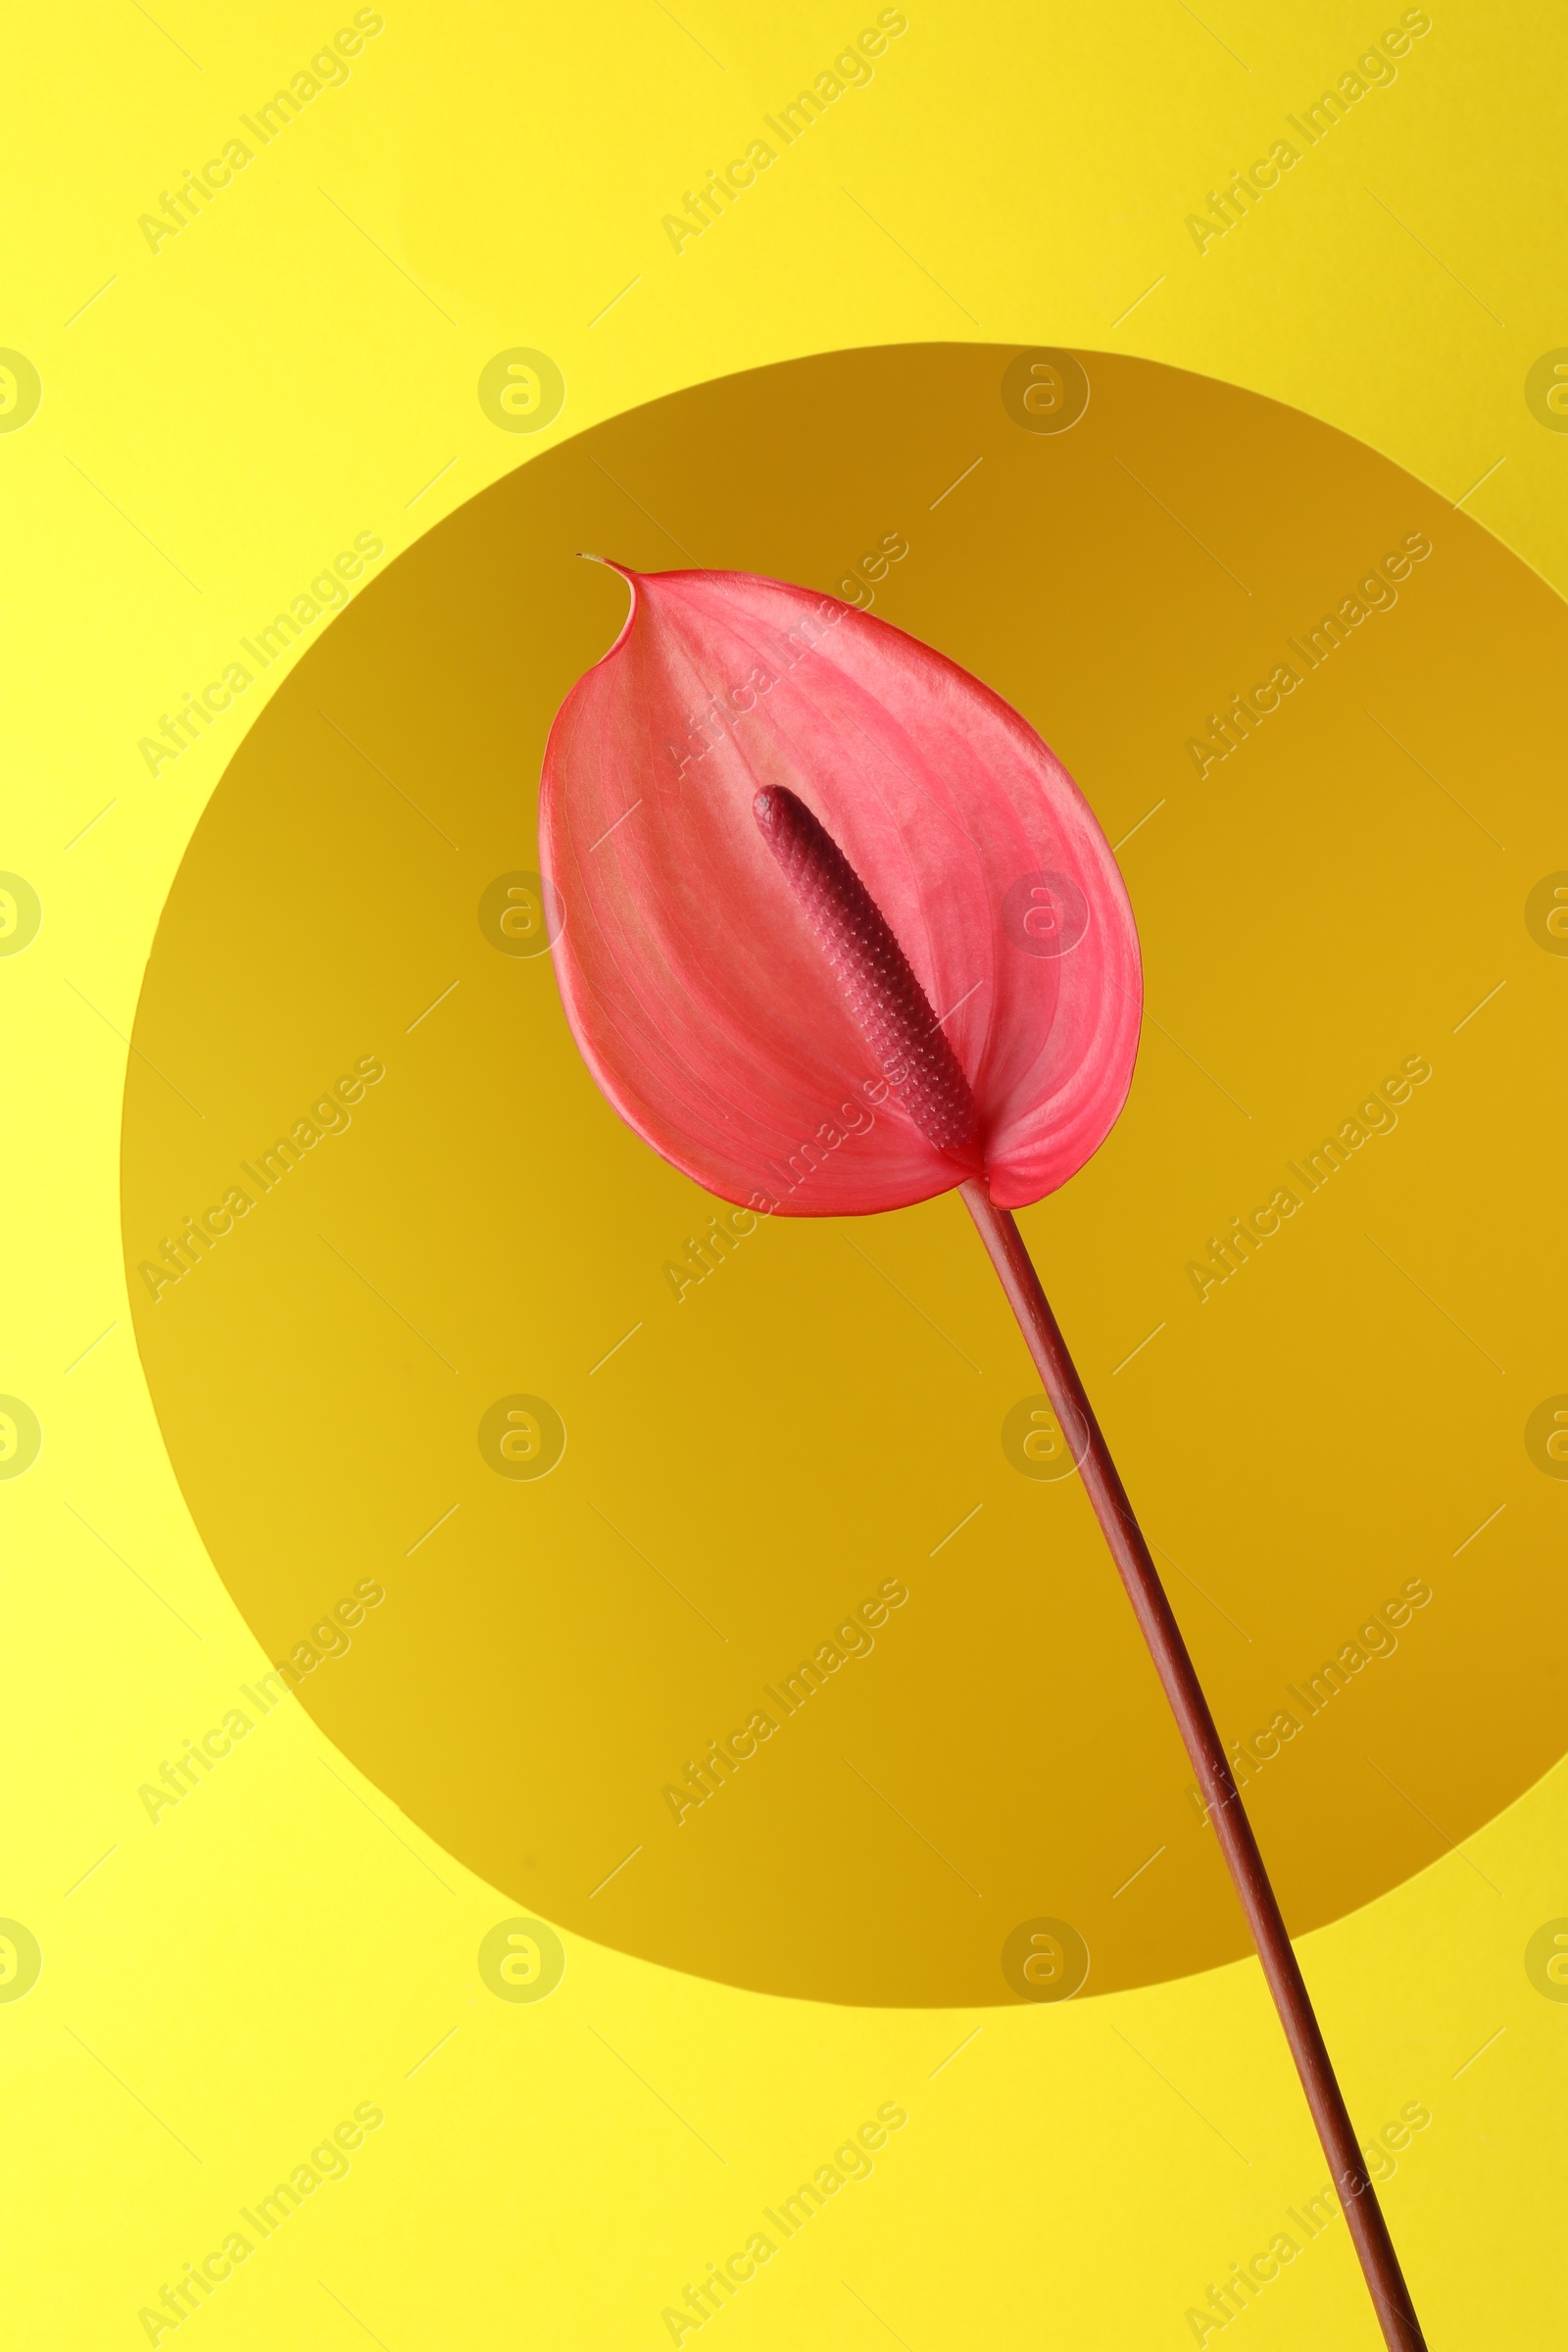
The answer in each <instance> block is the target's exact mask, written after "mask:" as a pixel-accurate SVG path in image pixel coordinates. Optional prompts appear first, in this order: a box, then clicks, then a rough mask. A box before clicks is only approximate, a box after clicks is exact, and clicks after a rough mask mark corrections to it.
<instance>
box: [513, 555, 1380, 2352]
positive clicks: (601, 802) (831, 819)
mask: <svg viewBox="0 0 1568 2352" xmlns="http://www.w3.org/2000/svg"><path fill="white" fill-rule="evenodd" d="M614 568H615V569H616V570H618V571H621V572H622V575H623V577H624V578H625V579H627V580H628V581H629V582H630V585H631V592H632V608H631V613H630V614H629V616H628V618H627V621H626V624H625V627H624V628H623V629H622V630H621V633H620V635H619V636H618V637H617V638H616V640H615V642H614V644H613V646H612V647H611V649H610V651H609V653H608V654H607V655H606V656H605V657H604V659H603V661H601V662H598V663H597V664H596V666H595V667H594V668H593V669H591V670H590V671H589V672H588V674H587V675H586V677H583V678H581V679H579V680H578V682H577V684H576V685H575V686H574V687H573V688H572V690H571V692H570V694H569V695H568V696H567V697H566V700H565V702H564V705H563V706H562V709H561V711H560V713H559V714H558V716H557V719H556V723H555V725H554V727H553V728H552V729H551V734H550V742H549V744H548V746H547V748H546V752H545V765H544V790H543V799H542V808H541V833H542V840H543V848H542V853H541V862H542V865H543V869H544V876H545V880H546V883H547V885H548V886H553V889H554V892H555V893H556V894H557V905H558V909H559V911H560V913H561V914H562V915H563V916H564V924H563V927H562V928H561V929H560V930H559V931H558V935H557V937H556V940H555V943H554V954H555V959H556V970H557V973H558V975H559V977H560V982H561V990H562V994H563V996H564V1000H565V1005H566V1013H567V1017H568V1019H569V1020H570V1022H571V1026H572V1031H573V1034H574V1035H575V1037H576V1040H577V1043H578V1045H579V1046H580V1048H581V1049H582V1053H583V1056H584V1059H585V1060H586V1061H587V1063H588V1066H589V1068H590V1069H591V1070H592V1072H593V1074H594V1076H595V1077H596V1078H597V1079H598V1081H599V1083H600V1085H601V1086H602V1087H603V1089H604V1091H605V1093H606V1094H607V1095H608V1096H609V1098H610V1100H611V1102H612V1103H613V1104H614V1106H615V1108H616V1109H617V1110H618V1111H619V1112H620V1113H621V1116H622V1117H623V1118H624V1119H626V1120H627V1121H628V1122H629V1123H630V1125H631V1126H633V1127H634V1128H635V1129H636V1130H637V1132H638V1134H640V1135H642V1136H643V1137H645V1138H646V1140H647V1141H648V1142H649V1143H651V1144H652V1145H653V1146H654V1148H655V1149H656V1151H659V1152H662V1153H663V1155H664V1157H665V1158H666V1159H670V1160H673V1161H674V1163H675V1165H676V1166H677V1167H680V1168H683V1169H685V1170H686V1171H687V1173H688V1174H689V1175H692V1176H695V1177H696V1178H697V1179H698V1180H699V1181H700V1182H701V1183H703V1184H705V1185H707V1186H708V1187H709V1188H710V1190H711V1191H712V1192H715V1193H718V1194H720V1195H722V1196H723V1197H724V1198H726V1199H728V1200H731V1201H741V1202H744V1203H746V1204H747V1205H749V1206H750V1207H752V1208H755V1209H758V1210H761V1211H766V1212H769V1213H771V1212H773V1211H775V1210H782V1211H784V1212H785V1213H787V1214H791V1215H796V1216H836V1215H842V1214H845V1213H847V1212H849V1213H854V1212H863V1211H867V1210H874V1209H887V1208H898V1207H901V1206H904V1205H907V1203H908V1202H910V1201H923V1200H928V1199H929V1198H930V1197H931V1196H932V1195H933V1194H936V1193H942V1192H949V1191H953V1190H955V1189H956V1190H958V1191H961V1193H962V1195H963V1200H964V1204H965V1206H966V1207H967V1208H968V1210H969V1212H970V1214H971V1216H972V1217H973V1218H974V1221H975V1224H976V1226H977V1227H978V1228H979V1232H980V1237H981V1239H982V1241H983V1242H984V1244H985V1247H986V1249H987V1250H988V1251H989V1253H990V1256H991V1259H992V1263H993V1264H994V1266H995V1268H996V1270H997V1273H998V1275H999V1277H1000V1278H1001V1282H1002V1286H1003V1289H1004V1291H1005V1293H1006V1296H1007V1299H1008V1301H1009V1303H1010V1304H1011V1306H1012V1308H1013V1311H1014V1313H1015V1314H1016V1316H1017V1318H1018V1323H1019V1328H1020V1330H1021V1331H1022V1333H1023V1336H1024V1340H1025V1342H1026V1344H1027V1346H1028V1348H1029V1350H1030V1353H1031V1354H1032V1355H1033V1357H1034V1361H1035V1364H1036V1367H1037V1369H1038V1370H1039V1373H1040V1377H1041V1379H1042V1381H1043V1382H1044V1384H1045V1387H1046V1390H1047V1393H1048V1395H1049V1396H1050V1397H1051V1401H1052V1403H1053V1405H1054V1408H1055V1412H1056V1417H1057V1421H1058V1423H1059V1425H1060V1431H1061V1437H1062V1442H1063V1444H1064V1446H1066V1447H1067V1448H1068V1450H1069V1451H1070V1453H1071V1456H1072V1460H1073V1463H1074V1466H1075V1467H1076V1469H1077V1472H1078V1475H1079V1476H1080V1478H1081V1479H1082V1481H1083V1485H1084V1489H1085V1492H1086V1493H1087V1495H1088V1496H1089V1500H1090V1502H1091V1504H1092V1506H1093V1508H1094V1511H1095V1514H1096V1517H1097V1518H1098V1519H1099V1521H1100V1525H1101V1528H1102V1531H1103V1535H1104V1538H1105V1542H1106V1544H1107V1546H1108V1548H1109V1550H1110V1553H1111V1557H1112V1558H1113V1559H1114V1561H1115V1563H1116V1567H1117V1570H1118V1572H1119V1574H1120V1576H1121V1578H1122V1582H1123V1584H1124V1585H1125V1586H1126V1588H1127V1593H1128V1595H1129V1597H1130V1599H1131V1601H1132V1604H1133V1608H1134V1610H1135V1612H1136V1614H1137V1617H1138V1621H1139V1624H1140V1627H1141V1628H1142V1631H1143V1634H1144V1637H1145V1640H1146V1641H1147V1642H1148V1643H1149V1647H1150V1651H1151V1653H1152V1658H1153V1661H1154V1665H1155V1669H1156V1671H1157V1672H1158V1675H1159V1678H1160V1681H1161V1683H1162V1684H1163V1686H1164V1689H1165V1694H1166V1697H1167V1698H1168V1699H1169V1701H1170V1705H1171V1710H1172V1712H1173V1713H1174V1715H1175V1717H1176V1720H1177V1723H1178V1725H1179V1727H1180V1730H1181V1734H1182V1738H1183V1740H1184V1741H1185V1742H1186V1745H1187V1751H1188V1754H1189V1756H1190V1757H1191V1759H1192V1763H1193V1768H1194V1770H1195V1772H1196V1773H1197V1776H1198V1782H1199V1787H1200V1789H1201V1791H1202V1794H1203V1797H1204V1800H1205V1802H1206V1804H1207V1807H1208V1813H1209V1818H1210V1820H1211V1821H1212V1823H1213V1827H1214V1833H1215V1836H1216V1838H1217V1839H1218V1841H1219V1844H1220V1847H1221V1849H1222V1851H1223V1853H1224V1855H1225V1860H1226V1863H1227V1865H1228V1867H1229V1869H1230V1873H1231V1877H1232V1879H1233V1881H1234V1883H1235V1886H1236V1890H1237V1893H1238V1895H1239V1897H1240V1899H1241V1903H1242V1907H1243V1910H1244V1911H1245V1912H1246V1914H1247V1919H1248V1924H1249V1926H1250V1929H1251V1931H1252V1936H1253V1940H1254V1942H1255V1943H1256V1946H1257V1952H1258V1958H1259V1960H1260V1961H1261V1963H1262V1968H1263V1973H1264V1976H1265V1977H1266V1979H1267V1981H1268V1985H1269V1989H1270V1991H1271V1992H1272V1994H1273V1996H1274V2000H1275V2004H1276V2006H1277V2008H1278V2010H1279V2013H1280V2018H1281V2022H1282V2024H1283V2026H1284V2028H1285V2034H1286V2038H1287V2039H1288V2041H1289V2042H1290V2045H1291V2051H1292V2054H1293V2056H1294V2057H1295V2059H1296V2063H1297V2068H1298V2071H1299V2075H1300V2078H1301V2082H1302V2086H1303V2088H1304V2090H1305V2092H1306V2098H1307V2103H1308V2105H1309V2106H1310V2108H1311V2110H1312V2115H1313V2119H1314V2121H1315V2122H1316V2124H1317V2128H1318V2133H1319V2136H1320V2138H1321V2139H1322V2142H1323V2146H1324V2149H1325V2151H1326V2153H1327V2154H1328V2157H1329V2160H1330V2163H1331V2164H1332V2166H1333V2169H1334V2180H1335V2186H1336V2188H1337V2189H1338V2192H1339V2195H1340V2198H1341V2201H1342V2204H1343V2206H1344V2210H1345V2216H1346V2222H1347V2225H1348V2229H1349V2231H1350V2235H1351V2237H1352V2239H1353V2241H1354V2244H1355V2248H1356V2251H1357V2253H1358V2255H1359V2257H1360V2261H1361V2267H1362V2270H1363V2272H1364V2274H1365V2277H1366V2280H1367V2284H1368V2287H1369V2288H1370V2291H1371V2294H1372V2299H1373V2303H1374V2306H1375V2308H1376V2311H1377V2315H1378V2320H1379V2323H1380V2325H1381V2327H1382V2329H1383V2333H1384V2337H1385V2339H1386V2341H1387V2342H1388V2344H1389V2345H1390V2346H1391V2347H1393V2348H1394V2352H1424V2347H1425V2339H1424V2337H1423V2335H1422V2333H1421V2327H1420V2323H1419V2322H1418V2321H1417V2319H1416V2316H1415V2311H1414V2307H1413V2305H1412V2304H1411V2301H1410V2295H1409V2290H1408V2288H1407V2287H1406V2285H1405V2283H1404V2278H1403V2276H1402V2274H1401V2272H1400V2269H1399V2263H1398V2258H1397V2255H1396V2253H1395V2250H1394V2245H1393V2241H1392V2239H1391V2238H1390V2236H1389V2232H1388V2226H1387V2224H1386V2222H1385V2221H1384V2218H1383V2213H1382V2210H1381V2208H1380V2206H1379V2204H1378V2200H1377V2194H1376V2191H1375V2190H1374V2188H1373V2186H1372V2181H1371V2176H1370V2174H1369V2173H1368V2171H1367V2167H1366V2163H1365V2160H1364V2158H1363V2156H1362V2153H1361V2150H1360V2148H1359V2146H1358V2144H1357V2141H1356V2136H1355V2131H1354V2128H1353V2126H1352V2124H1351V2122H1350V2117H1349V2113H1348V2109H1347V2107H1346V2103H1345V2099H1344V2096H1343V2094H1342V2092H1341V2090H1340V2087H1339V2084H1338V2082H1337V2081H1336V2080H1335V2076H1334V2069H1333V2064H1332V2062H1331V2060H1330V2058H1329V2054H1328V2049H1327V2047H1326V2045H1325V2043H1324V2040H1323V2035H1322V2032H1321V2029H1320V2028H1319V2026H1318V2022H1317V2018H1316V2016H1315V2015H1314V2013H1313V2010H1312V2004H1311V1998H1310V1996H1309V1994H1308V1992H1307V1989H1306V1985H1305V1981H1304V1980H1303V1978H1302V1975H1301V1971H1300V1967H1299V1963H1298V1961H1297V1958H1296V1954H1295V1951H1294V1950H1293V1948H1292V1945H1291V1939H1290V1935H1289V1932H1288V1930H1287V1928H1286V1926H1285V1921H1284V1918H1283V1916H1282V1914H1281V1912H1280V1907H1279V1904H1278V1901H1277V1900H1276V1898H1275V1894H1274V1889H1273V1887H1271V1886H1270V1884H1269V1880H1268V1874H1267V1871H1266V1870H1265V1868H1264V1865H1263V1859H1262V1856H1261V1854H1260V1853H1259V1851H1258V1847H1257V1841H1256V1839H1255V1838H1254V1837H1253V1835H1252V1830H1251V1825H1250V1822H1249V1821H1248V1818H1247V1814H1246V1810H1245V1808H1244V1806H1243V1804H1242V1800H1241V1797H1240V1795H1239V1794H1238V1791H1237V1788H1236V1782H1235V1779H1234V1777H1233V1775H1232V1773H1231V1768H1230V1764H1229V1761H1228V1759H1227V1757H1226V1753H1225V1747H1224V1743H1223V1741H1222V1740H1221V1739H1220V1736H1219V1733H1218V1731H1217V1730H1216V1728H1215V1725H1214V1719H1213V1716H1212V1715H1211V1713H1210V1712H1209V1708H1208V1702H1207V1700H1206V1699H1205V1698H1204V1696H1203V1691H1202V1688H1201V1684H1200V1682H1199V1680H1198V1675H1197V1671H1196V1669H1195V1668H1194V1665H1193V1662H1192V1659H1191V1657H1190V1656H1189V1654H1188V1651H1187V1646H1186V1643H1185V1642H1184V1641H1183V1639H1182V1634H1181V1629H1180V1627H1179V1626H1178V1624H1177V1622H1176V1618H1175V1615H1174V1613H1173V1611H1172V1609H1171V1606H1170V1602H1169V1600H1168V1599H1167V1598H1166V1595H1165V1593H1164V1590H1163V1588H1162V1586H1161V1584H1160V1581H1159V1574H1158V1571H1157V1570H1156V1568H1155V1566H1154V1562H1153V1557H1152V1553H1151V1552H1150V1549H1149V1545H1148V1544H1147V1543H1146V1542H1145V1540H1144V1537H1143V1533H1142V1531H1141V1529H1140V1528H1139V1525H1138V1521H1137V1519H1136V1517H1135V1516H1134V1513H1133V1507H1132V1504H1131V1502H1130V1500H1129V1499H1128V1495H1127V1490H1126V1488H1125V1487H1124V1486H1123V1485H1122V1482H1121V1478H1120V1476H1119V1474H1118V1472H1117V1470H1116V1466H1115V1463H1114V1462H1113V1461H1112V1460H1111V1457H1110V1450H1109V1448H1108V1446H1106V1444H1105V1440H1104V1436H1103V1432H1102V1431H1101V1428H1100V1425H1099V1423H1098V1422H1097V1420H1096V1418H1095V1414H1094V1408H1093V1407H1092V1406H1091V1404H1090V1402H1089V1398H1088V1397H1087V1395H1086V1394H1085V1392H1084V1386H1083V1383H1082V1381H1081V1380H1080V1379H1079V1377H1078V1372H1077V1369H1076V1367H1075V1365H1074V1363H1073V1360H1072V1357H1071V1356H1070V1354H1069V1353H1068V1351H1067V1346H1066V1343H1065V1341H1064V1340H1063V1338H1062V1335H1061V1331H1060V1328H1059V1326H1058V1324H1057V1322H1056V1319H1055V1316H1054V1314H1053V1313H1052V1310H1051V1307H1050V1304H1049V1303H1048V1301H1047V1299H1046V1295H1045V1293H1044V1291H1043V1290H1042V1289H1041V1286H1040V1279H1039V1276H1038V1275H1037V1273H1036V1272H1035V1268H1034V1266H1033V1264H1032V1262H1031V1260H1030V1257H1029V1252H1028V1250H1027V1249H1026V1248H1025V1247H1024V1242H1023V1237H1022V1235H1021V1234H1020V1233H1019V1231H1018V1227H1017V1224H1016V1222H1015V1221H1014V1219H1013V1217H1012V1215H1011V1210H1012V1209H1013V1208H1015V1207H1019V1206H1022V1205H1023V1204H1024V1203H1025V1202H1027V1201H1037V1200H1039V1199H1040V1198H1041V1196H1042V1195H1043V1194H1046V1193H1049V1192H1051V1191H1053V1190H1054V1188H1055V1187H1056V1186H1057V1185H1059V1184H1062V1183H1064V1182H1065V1181H1066V1179H1067V1178H1068V1177H1069V1176H1071V1175H1072V1174H1073V1173H1074V1171H1075V1170H1076V1169H1078V1168H1080V1167H1081V1166H1082V1165H1083V1163H1084V1161H1085V1160H1086V1159H1087V1158H1088V1157H1089V1155H1090V1153H1091V1152H1094V1151H1095V1150H1096V1149H1097V1148H1098V1146H1099V1145H1100V1144H1101V1143H1103V1140H1104V1138H1105V1136H1106V1135H1107V1134H1108V1133H1109V1130H1110V1128H1111V1125H1112V1123H1113V1122H1114V1120H1115V1118H1116V1115H1117V1113H1118V1111H1119V1110H1120V1109H1121V1106H1122V1103H1123V1102H1124V1101H1125V1099H1126V1095H1127V1089H1128V1086H1129V1084H1130V1082H1131V1078H1132V1069H1133V1060H1134V1056H1135V1054H1136V1052H1137V1046H1138V1022H1139V1011H1140V1005H1141V1000H1142V984H1141V975H1140V968H1139V958H1138V941H1137V935H1136V933H1135V931H1134V929H1133V919H1132V911H1131V908H1130V907H1129V906H1128V903H1127V894H1126V892H1125V890H1124V889H1123V887H1122V883H1121V877H1120V875H1119V874H1118V873H1117V871H1116V866H1115V861H1114V859H1113V858H1112V857H1111V854H1110V851H1109V850H1108V849H1107V848H1106V846H1105V841H1104V837H1103V834H1102V833H1101V831H1100V828H1099V826H1098V825H1097V824H1096V822H1095V819H1094V817H1093V815H1092V814H1091V813H1090V810H1089V809H1088V807H1087V805H1086V804H1085V802H1084V801H1083V799H1082V798H1081V797H1080V795H1079V793H1078V791H1077V789H1076V787H1075V786H1074V785H1073V783H1072V780H1071V778H1070V777H1069V776H1068V775H1067V773H1066V771H1065V769H1064V768H1063V767H1062V766H1061V764H1060V762H1059V761H1058V760H1056V759H1055V758H1054V755H1053V754H1052V753H1051V752H1049V751H1048V750H1047V748H1046V746H1045V745H1044V744H1043V743H1042V742H1041V740H1040V738H1039V736H1038V735H1037V734H1036V733H1035V732H1034V730H1033V728H1032V727H1030V726H1028V725H1026V724H1025V722H1024V721H1023V719H1021V718H1020V717H1019V716H1018V714H1017V713H1016V711H1011V710H1009V709H1008V707H1007V705H1006V704H1005V703H1004V702H1003V701H1002V700H1001V699H1000V698H999V697H998V696H997V695H995V694H993V693H992V692H991V691H990V689H989V688H988V687H985V686H982V685H981V684H980V683H979V681H978V680H977V679H975V678H972V677H970V676H969V675H968V673H967V672H966V671H964V670H961V669H959V668H958V667H957V666H956V664H955V663H954V662H949V661H947V660H946V659H945V658H944V657H943V656H942V655H941V654H938V653H934V652H932V650H931V649H930V648H929V647H928V646H923V645H920V644H917V643H916V641H915V640H914V639H913V638H912V637H907V636H905V635H904V633H903V632H902V630H899V629H895V628H890V627H889V626H888V624H887V623H886V622H885V621H880V620H874V619H872V618H871V617H870V616H869V615H868V614H866V613H857V612H856V611H855V610H854V609H853V608H852V607H850V606H847V605H841V604H839V603H838V602H837V601H836V600H835V599H833V598H831V597H821V596H813V595H811V594H809V593H808V591H807V590H805V589H802V588H789V587H785V586H784V585H782V584H781V583H780V582H779V581H777V580H764V579H757V578H754V577H752V576H751V575H749V574H745V573H733V572H714V571H680V572H663V573H659V574H655V575H653V576H645V575H639V574H637V573H635V572H631V571H627V570H625V568H624V566H622V565H619V564H617V565H615V566H614Z"/></svg>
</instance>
